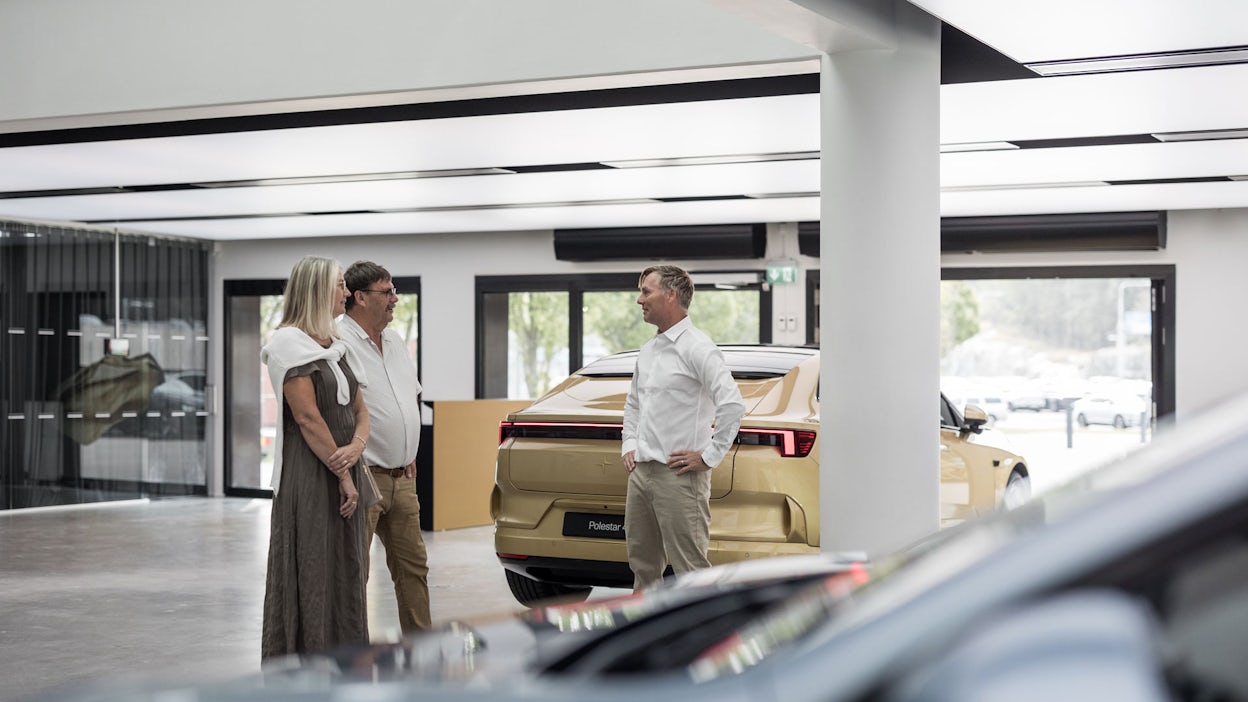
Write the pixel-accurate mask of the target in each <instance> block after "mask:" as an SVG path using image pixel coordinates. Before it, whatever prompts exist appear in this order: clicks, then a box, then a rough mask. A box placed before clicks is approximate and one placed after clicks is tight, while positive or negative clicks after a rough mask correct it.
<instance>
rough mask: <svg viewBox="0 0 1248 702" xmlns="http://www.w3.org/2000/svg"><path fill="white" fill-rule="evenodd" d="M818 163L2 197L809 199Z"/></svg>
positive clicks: (86, 208)
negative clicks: (805, 195)
mask: <svg viewBox="0 0 1248 702" xmlns="http://www.w3.org/2000/svg"><path fill="white" fill-rule="evenodd" d="M818 190H819V162H818V161H817V160H804V161H771V162H760V163H734V164H722V165H709V166H673V167H664V168H627V169H601V170H587V171H560V172H550V173H511V174H501V175H480V176H462V177H456V178H418V179H409V180H382V181H362V182H349V183H320V184H312V185H276V186H263V187H260V186H257V187H231V188H199V189H190V190H178V191H155V192H133V193H109V194H101V195H67V196H56V197H31V198H16V199H9V200H0V211H3V212H5V213H7V214H8V215H9V216H13V217H30V218H40V219H47V218H53V217H60V218H69V219H74V220H111V219H117V220H127V219H155V218H168V217H220V216H226V215H235V216H239V215H264V214H290V213H315V212H345V211H353V212H354V211H362V210H403V209H418V208H435V207H474V206H475V207H492V206H498V205H508V204H522V205H532V204H540V203H551V202H588V201H596V200H626V199H638V198H678V197H715V196H725V195H754V194H770V193H800V192H817V191H818Z"/></svg>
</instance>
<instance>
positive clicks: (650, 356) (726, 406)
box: [620, 317, 745, 468]
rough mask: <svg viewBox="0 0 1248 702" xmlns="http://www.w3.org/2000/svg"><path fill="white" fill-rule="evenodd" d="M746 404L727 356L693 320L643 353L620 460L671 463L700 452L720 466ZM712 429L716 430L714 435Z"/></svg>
mask: <svg viewBox="0 0 1248 702" xmlns="http://www.w3.org/2000/svg"><path fill="white" fill-rule="evenodd" d="M744 414H745V401H744V400H742V399H741V391H740V390H738V389H737V383H736V381H734V380H733V379H732V373H731V372H729V370H728V367H727V366H726V365H725V364H724V354H723V352H721V351H720V350H719V347H718V346H716V345H715V343H714V342H713V341H711V340H710V338H709V337H707V335H706V334H703V333H702V332H701V330H699V329H698V328H697V327H695V326H693V322H691V321H690V320H689V318H688V317H685V318H684V319H682V320H680V321H679V322H677V323H676V324H673V325H672V327H671V328H670V329H668V330H667V331H665V332H663V333H662V334H656V335H655V336H654V338H653V339H651V340H650V341H647V342H646V343H645V345H644V346H642V347H641V351H640V353H638V355H637V369H636V370H635V371H634V372H633V381H632V384H631V385H630V386H629V389H628V398H627V399H626V400H625V401H624V433H623V438H624V443H623V445H622V448H621V452H620V453H621V455H622V454H625V453H628V452H629V451H636V452H637V453H636V455H635V458H636V459H637V461H660V462H663V463H666V462H667V460H668V458H669V457H670V456H671V454H672V452H673V451H699V452H701V454H702V460H703V461H704V462H705V463H706V465H708V466H710V467H712V468H714V467H715V466H717V465H719V462H720V461H721V460H723V458H724V456H725V455H727V453H728V449H729V448H730V447H731V446H732V442H733V439H735V438H736V436H737V429H738V428H740V426H741V417H742V415H744ZM712 429H713V430H712Z"/></svg>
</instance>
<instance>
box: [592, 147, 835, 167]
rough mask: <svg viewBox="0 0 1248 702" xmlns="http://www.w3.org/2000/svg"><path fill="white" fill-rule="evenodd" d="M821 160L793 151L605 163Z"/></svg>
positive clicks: (655, 164) (651, 164)
mask: <svg viewBox="0 0 1248 702" xmlns="http://www.w3.org/2000/svg"><path fill="white" fill-rule="evenodd" d="M816 158H819V152H818V151H792V152H788V153H780V154H731V155H727V156H689V157H684V158H644V159H634V160H630V161H603V162H602V164H603V165H604V166H611V167H612V168H661V167H665V166H706V165H714V164H721V163H753V162H756V161H801V160H806V159H816Z"/></svg>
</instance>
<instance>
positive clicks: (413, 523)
mask: <svg viewBox="0 0 1248 702" xmlns="http://www.w3.org/2000/svg"><path fill="white" fill-rule="evenodd" d="M343 277H344V278H345V280H346V283H347V290H348V291H349V292H350V293H351V296H350V297H349V298H347V313H346V314H345V315H343V316H342V317H341V318H340V319H339V320H338V334H339V336H341V337H342V340H343V341H344V342H346V343H347V344H348V345H349V346H350V347H351V348H353V349H355V352H356V355H357V356H359V358H360V361H361V363H362V364H363V366H364V370H365V375H366V377H367V378H368V387H361V390H360V391H361V392H362V393H363V394H364V404H365V406H367V407H368V413H369V417H370V418H371V420H372V431H371V433H370V434H369V437H368V444H367V445H366V446H365V447H364V462H365V463H366V464H368V466H369V470H370V471H372V475H373V478H374V480H375V481H376V483H377V487H378V489H379V490H380V491H381V501H380V502H378V503H377V504H375V505H373V506H372V508H370V509H369V510H368V543H369V544H372V542H373V534H374V533H376V534H377V536H379V537H380V538H381V544H382V546H383V547H385V550H386V565H387V566H389V568H390V579H391V580H392V581H393V582H394V595H395V599H397V600H398V605H399V626H400V628H402V630H403V633H405V634H406V633H410V632H413V631H418V630H422V629H428V628H430V625H431V621H430V616H429V563H428V554H427V553H426V551H425V541H424V537H423V536H422V535H421V533H420V500H419V499H418V498H417V496H416V451H417V449H418V448H419V447H420V423H421V421H420V380H419V379H417V375H416V364H415V363H413V362H412V359H411V356H410V354H409V353H408V350H407V346H406V345H405V344H404V343H403V339H402V337H400V336H399V335H398V333H396V332H395V331H394V330H393V329H387V328H386V327H387V325H389V324H390V322H391V321H392V320H393V319H394V305H395V303H397V302H398V301H399V296H398V294H397V293H398V291H397V290H395V288H394V283H393V280H392V279H391V276H390V273H389V271H387V270H386V269H385V268H382V267H381V266H379V265H377V264H376V263H373V262H371V261H356V262H355V263H353V264H351V267H350V268H348V269H347V270H346V272H345V273H343Z"/></svg>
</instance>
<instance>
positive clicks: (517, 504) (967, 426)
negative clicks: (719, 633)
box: [490, 345, 1031, 604]
mask: <svg viewBox="0 0 1248 702" xmlns="http://www.w3.org/2000/svg"><path fill="white" fill-rule="evenodd" d="M720 348H721V349H722V350H723V353H724V361H725V363H726V364H727V366H728V368H729V370H730V371H731V372H732V376H733V378H734V379H735V380H736V382H737V387H738V388H739V389H740V390H741V396H742V398H744V400H745V405H746V412H745V417H744V418H743V419H742V421H741V429H740V431H739V432H738V435H737V439H736V442H735V444H734V445H733V446H732V447H731V449H730V450H729V452H728V454H727V455H726V456H725V457H724V460H723V461H721V462H720V465H718V466H716V468H715V470H713V471H711V541H710V547H709V549H708V551H709V553H708V555H709V558H710V561H711V562H712V563H716V564H721V563H730V562H733V561H738V560H744V559H751V558H763V557H767V556H776V555H782V554H797V553H815V552H817V551H818V550H819V544H820V535H819V445H820V441H823V440H825V439H824V438H823V437H822V436H821V435H820V426H819V350H818V349H816V348H809V347H793V346H769V345H759V346H745V345H741V346H722V347H720ZM636 365H637V352H636V351H626V352H623V353H618V354H614V355H611V356H606V357H604V358H601V359H598V360H597V361H594V362H593V363H590V364H589V365H587V366H586V367H584V368H582V369H580V370H579V371H577V372H576V373H573V374H572V375H571V376H570V377H568V378H567V379H566V380H564V381H563V382H562V383H560V384H559V385H558V386H556V387H555V388H553V389H551V390H550V392H548V393H546V395H544V396H543V397H541V398H538V399H537V400H535V401H534V402H533V403H532V404H531V405H529V406H528V407H526V408H524V409H522V410H520V411H518V412H513V413H511V414H510V415H508V417H507V419H506V421H504V422H503V423H502V426H501V427H500V430H499V447H498V462H497V473H496V475H497V484H496V486H495V489H494V492H493V494H492V496H491V498H490V512H491V515H492V516H493V518H494V525H495V538H494V546H495V550H496V551H497V552H498V558H499V561H500V562H501V563H502V565H503V567H504V568H505V569H506V577H507V584H508V585H509V586H510V588H511V591H512V594H513V595H515V597H516V599H517V600H519V601H520V602H521V603H523V604H532V603H535V602H539V601H541V600H543V599H546V598H550V597H567V596H578V597H581V598H584V597H586V596H588V595H589V593H590V590H591V588H592V587H594V586H606V587H631V586H632V583H633V575H632V571H630V570H629V568H628V554H627V549H626V546H625V542H624V499H625V494H626V491H627V484H628V474H627V473H626V472H625V470H624V468H623V467H622V465H621V464H620V435H621V429H622V425H623V416H624V399H625V397H626V396H627V394H628V388H629V384H630V382H631V381H632V377H633V370H634V368H635V367H636ZM939 399H940V414H939V417H940V514H941V523H942V526H948V525H952V524H956V523H958V522H960V521H962V520H965V519H969V518H971V517H973V516H975V515H979V514H986V513H989V512H992V511H994V510H996V509H998V508H1001V507H1005V508H1012V507H1015V506H1017V505H1018V504H1021V503H1022V502H1023V501H1025V500H1026V499H1027V498H1028V497H1029V496H1030V494H1031V488H1030V473H1029V471H1028V467H1027V465H1026V462H1025V461H1024V460H1023V459H1022V457H1020V456H1018V455H1017V454H1014V453H1012V452H1010V451H1008V450H1005V449H1003V448H1001V447H1000V446H993V445H989V444H988V443H986V442H983V441H980V439H979V436H980V432H981V431H982V430H983V427H984V425H985V424H986V423H987V422H988V416H987V415H986V414H985V413H984V412H983V411H981V408H978V407H974V406H968V407H967V408H966V409H965V410H963V409H961V408H960V407H957V406H954V405H953V404H952V403H950V402H949V400H948V399H946V397H945V396H944V395H940V398H939ZM882 448H883V447H882ZM884 454H886V452H883V451H882V452H881V455H884ZM869 468H870V466H863V469H869ZM898 489H901V486H898Z"/></svg>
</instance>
